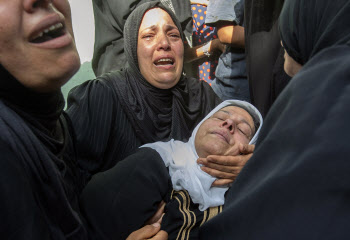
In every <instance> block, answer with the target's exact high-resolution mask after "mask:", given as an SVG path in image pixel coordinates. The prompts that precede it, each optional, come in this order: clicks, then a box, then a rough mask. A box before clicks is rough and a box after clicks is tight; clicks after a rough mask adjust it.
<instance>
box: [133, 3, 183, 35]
mask: <svg viewBox="0 0 350 240" xmlns="http://www.w3.org/2000/svg"><path fill="white" fill-rule="evenodd" d="M161 23H164V24H169V25H172V26H174V27H176V29H178V28H177V26H176V25H175V23H174V21H173V19H172V18H171V16H170V15H169V14H168V13H167V12H166V11H165V10H163V9H161V8H158V7H156V8H151V9H149V10H147V11H146V12H145V14H144V15H143V18H142V21H141V25H140V28H139V32H140V31H142V30H143V29H145V28H150V27H156V26H158V25H159V24H161Z"/></svg>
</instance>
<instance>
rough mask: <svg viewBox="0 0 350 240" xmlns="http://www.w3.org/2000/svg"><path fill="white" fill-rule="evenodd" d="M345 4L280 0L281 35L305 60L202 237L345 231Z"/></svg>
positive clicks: (321, 235) (348, 211)
mask: <svg viewBox="0 0 350 240" xmlns="http://www.w3.org/2000/svg"><path fill="white" fill-rule="evenodd" d="M296 9H297V10H296ZM349 10H350V2H348V1H346V0H344V1H336V2H329V1H327V0H286V1H285V5H284V9H283V11H282V13H281V16H280V20H281V26H285V27H286V26H288V27H289V26H290V27H291V28H290V29H289V30H290V32H288V31H285V30H283V31H282V38H283V39H285V38H284V37H285V36H288V37H286V39H294V40H295V41H297V42H296V43H297V46H299V51H300V52H298V55H297V56H305V58H303V59H305V60H304V61H305V62H306V64H305V65H304V66H303V67H302V68H301V70H300V71H299V72H298V73H297V74H296V75H295V76H294V77H293V78H292V80H291V81H290V83H289V84H288V85H287V87H286V88H285V90H284V91H283V92H282V93H281V94H280V96H279V97H278V99H277V100H276V102H275V103H274V105H273V106H272V108H271V110H270V111H269V113H268V115H267V117H266V118H265V121H264V125H263V127H262V129H261V132H260V135H259V139H258V142H257V144H256V147H255V150H254V155H253V156H252V158H251V159H250V160H249V161H248V162H247V164H246V165H245V167H244V168H243V169H242V171H241V173H240V174H239V176H238V177H237V178H236V180H235V182H234V183H233V185H232V187H231V189H230V190H229V191H228V193H227V196H226V202H225V209H224V211H223V212H222V214H220V215H218V216H217V217H216V218H214V219H213V220H212V221H209V222H208V223H207V224H206V225H203V227H202V228H201V231H200V237H201V239H213V238H215V239H286V240H288V239H308V240H310V239H318V240H319V239H348V238H349V228H350V207H349V201H350V194H349V193H350V177H349V176H350V175H349V168H350V161H349V156H350V142H349V141H348V136H347V133H349V132H350V125H349V121H350V112H349V110H348V109H349V104H350V81H349V80H350V46H349V43H350V34H349V32H350V31H349V30H350V24H349V19H348V18H349V14H348V13H349ZM291 14H293V15H291ZM306 19H308V20H306ZM323 19H324V21H323ZM301 20H305V21H301ZM296 23H298V24H297V26H299V24H300V26H299V27H296V26H295V25H294V24H296ZM304 29H309V31H311V29H314V30H315V32H310V33H309V34H313V35H312V36H313V37H312V38H308V37H306V36H305V35H304V34H306V32H305V31H304ZM329 29H332V31H327V30H329ZM296 30H298V31H296ZM344 32H345V33H347V34H344ZM335 33H337V34H338V37H339V39H338V40H337V37H336V36H334V34H335ZM345 35H347V36H348V37H347V40H344V36H345ZM292 36H293V37H292ZM308 36H311V35H308ZM295 37H299V38H295ZM305 37H306V38H305ZM305 40H306V42H305ZM333 40H334V41H333ZM346 41H347V42H346ZM310 42H312V43H313V44H310ZM326 42H328V46H327V45H326ZM339 42H341V43H339ZM344 42H346V43H344ZM286 43H289V41H286ZM321 43H322V46H323V48H321V49H320V46H321V45H320V44H321ZM342 43H343V44H342ZM295 46H296V45H290V46H289V45H288V46H287V45H285V47H286V48H287V49H290V48H291V49H293V47H295ZM304 46H308V47H312V48H314V49H319V52H317V51H316V50H315V51H316V52H315V51H314V50H313V49H308V48H305V49H304ZM294 49H296V48H294ZM309 53H314V54H313V55H309ZM310 57H311V58H310Z"/></svg>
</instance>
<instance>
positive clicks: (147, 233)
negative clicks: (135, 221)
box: [127, 222, 160, 240]
mask: <svg viewBox="0 0 350 240" xmlns="http://www.w3.org/2000/svg"><path fill="white" fill-rule="evenodd" d="M159 230H160V224H159V223H157V222H156V223H153V224H151V225H146V226H144V227H143V228H140V229H139V230H137V231H135V232H132V233H131V234H130V235H129V237H128V238H127V240H140V239H148V238H151V237H153V236H154V235H155V234H156V233H157V232H159Z"/></svg>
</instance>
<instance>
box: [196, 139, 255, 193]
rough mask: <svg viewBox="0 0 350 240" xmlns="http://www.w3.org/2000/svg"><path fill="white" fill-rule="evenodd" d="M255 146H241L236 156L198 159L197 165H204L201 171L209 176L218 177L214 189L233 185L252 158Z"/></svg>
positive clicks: (210, 156)
mask: <svg viewBox="0 0 350 240" xmlns="http://www.w3.org/2000/svg"><path fill="white" fill-rule="evenodd" d="M254 148H255V145H248V144H240V145H239V152H240V154H241V155H236V156H219V155H209V156H208V157H207V158H198V160H197V163H198V164H202V165H203V166H202V167H201V169H202V170H203V171H204V172H206V173H208V174H209V175H211V176H213V177H216V178H217V180H215V181H214V182H213V184H212V187H217V186H224V185H228V184H230V183H232V182H233V181H234V180H235V179H236V177H237V176H238V174H239V173H240V172H241V170H242V168H243V167H244V165H245V164H246V163H247V161H248V160H249V159H250V158H251V156H252V155H253V152H254Z"/></svg>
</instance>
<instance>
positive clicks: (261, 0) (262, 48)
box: [244, 0, 290, 117]
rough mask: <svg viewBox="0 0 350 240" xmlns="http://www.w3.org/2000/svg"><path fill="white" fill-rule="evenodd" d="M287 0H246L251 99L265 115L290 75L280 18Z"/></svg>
mask: <svg viewBox="0 0 350 240" xmlns="http://www.w3.org/2000/svg"><path fill="white" fill-rule="evenodd" d="M283 2H284V0H274V1H271V0H246V1H245V9H244V24H245V27H244V28H245V51H246V61H247V75H248V81H249V88H250V98H251V103H252V104H253V105H254V106H256V107H257V108H258V109H259V111H260V112H261V114H262V115H263V117H264V116H266V114H267V112H268V110H269V109H270V107H271V105H272V104H273V102H274V101H275V99H276V98H277V97H278V95H279V93H280V92H281V91H282V90H283V88H284V87H285V86H286V85H287V83H288V82H289V80H290V77H289V76H288V75H287V74H286V73H285V72H284V70H283V64H284V59H283V54H284V51H283V49H282V48H281V43H280V37H279V34H278V24H277V20H278V17H279V14H280V12H281V9H282V6H283Z"/></svg>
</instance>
